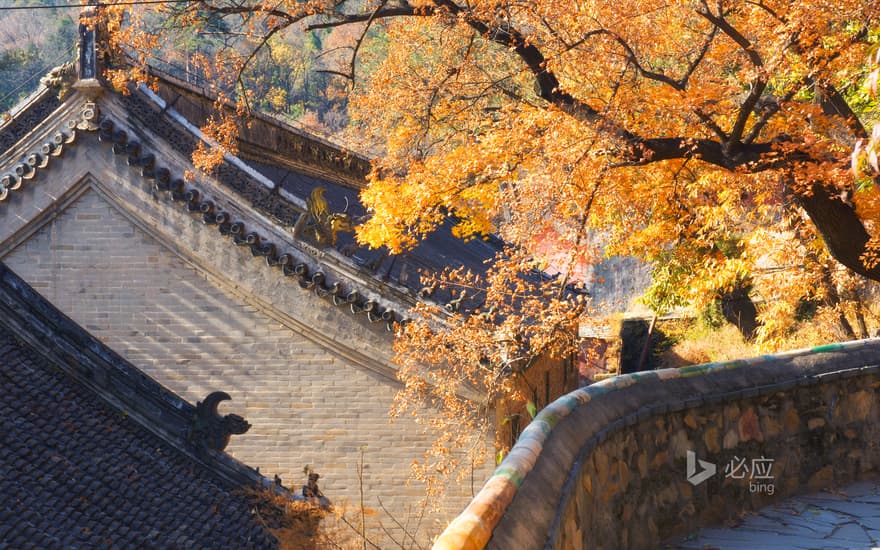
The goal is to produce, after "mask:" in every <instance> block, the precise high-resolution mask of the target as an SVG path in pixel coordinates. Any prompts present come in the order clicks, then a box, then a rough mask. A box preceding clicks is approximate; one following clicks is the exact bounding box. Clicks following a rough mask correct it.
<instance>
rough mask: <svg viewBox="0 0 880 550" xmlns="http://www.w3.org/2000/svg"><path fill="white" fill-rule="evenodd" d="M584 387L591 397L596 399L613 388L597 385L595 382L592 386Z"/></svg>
mask: <svg viewBox="0 0 880 550" xmlns="http://www.w3.org/2000/svg"><path fill="white" fill-rule="evenodd" d="M584 389H585V390H586V391H587V394H588V395H589V396H590V398H592V399H595V398H597V397H599V396H600V395H605V394H606V393H608V392H610V391H611V389H612V388H609V387H608V386H597V385H595V384H594V385H592V386H587V387H586V388H584Z"/></svg>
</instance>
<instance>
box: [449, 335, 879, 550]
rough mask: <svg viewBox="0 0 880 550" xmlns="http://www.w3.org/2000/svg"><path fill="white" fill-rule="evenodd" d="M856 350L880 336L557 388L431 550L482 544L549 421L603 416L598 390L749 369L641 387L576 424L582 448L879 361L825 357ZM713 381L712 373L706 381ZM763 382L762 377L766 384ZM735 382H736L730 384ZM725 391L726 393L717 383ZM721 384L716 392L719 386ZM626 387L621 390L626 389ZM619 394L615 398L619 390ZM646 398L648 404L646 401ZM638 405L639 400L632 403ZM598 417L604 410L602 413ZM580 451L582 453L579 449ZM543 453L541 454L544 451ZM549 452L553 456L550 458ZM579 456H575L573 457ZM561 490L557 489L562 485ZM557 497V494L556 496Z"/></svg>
mask: <svg viewBox="0 0 880 550" xmlns="http://www.w3.org/2000/svg"><path fill="white" fill-rule="evenodd" d="M858 352H873V353H872V355H873V356H874V357H877V356H878V355H876V354H880V339H869V340H858V341H853V342H845V343H836V344H828V345H823V346H817V347H813V348H809V349H800V350H794V351H788V352H783V353H778V354H773V355H761V356H757V357H752V358H748V359H737V360H733V361H724V362H715V363H707V364H702V365H693V366H688V367H681V368H672V369H662V370H656V371H645V372H638V373H631V374H623V375H618V376H615V377H612V378H608V379H606V380H602V381H600V382H597V383H595V384H592V385H589V386H585V387H583V388H579V389H577V390H575V391H573V392H571V393H568V394H567V395H564V396H562V397H560V398H558V399H557V400H555V401H554V402H552V403H551V404H549V405H548V406H547V407H545V408H544V409H542V410H541V411H540V412H539V413H538V415H537V416H536V417H535V419H534V420H533V421H532V422H531V423H530V424H529V425H528V426H527V427H526V428H525V430H523V432H522V434H521V435H520V437H519V439H518V440H517V443H516V444H515V445H514V446H513V448H512V449H511V451H510V453H509V454H508V455H507V457H506V458H505V459H504V460H503V461H502V462H501V464H500V465H499V466H498V467H497V468H496V469H495V472H494V473H493V474H492V476H491V477H490V478H489V480H488V481H487V482H486V483H485V485H484V486H483V488H482V489H481V490H480V491H479V493H477V495H476V496H475V497H474V498H473V500H472V501H471V502H470V503H469V504H468V506H467V507H466V508H465V510H464V511H463V512H462V513H461V514H460V515H459V516H458V517H456V518H455V519H454V520H453V521H452V522H451V523H450V524H449V525H448V526H447V527H446V529H445V530H444V531H443V533H441V535H440V536H439V537H438V538H437V540H436V541H435V542H434V546H433V549H434V550H453V549H482V548H485V547H486V545H487V544H488V543H489V539H490V538H491V537H492V534H493V531H494V529H495V528H496V526H498V524H499V523H500V522H501V520H502V517H503V516H504V514H505V512H506V511H507V510H508V509H509V507H510V506H511V504H512V503H513V502H514V498H515V497H516V496H517V494H518V493H519V492H520V489H521V488H522V486H523V483H524V482H525V480H526V478H527V476H529V474H530V473H532V472H533V470H535V468H536V464H538V460H539V459H540V458H543V456H542V452H543V451H544V450H545V448H546V446H547V443H548V440H549V439H550V438H551V436H552V435H553V434H554V428H556V426H557V425H558V424H560V422H562V421H563V420H565V419H566V418H568V417H570V416H572V414H573V413H575V412H576V411H577V412H579V413H581V412H583V411H584V410H587V409H593V410H592V411H591V412H592V413H595V416H597V417H598V418H603V415H602V414H600V413H601V412H602V411H601V409H603V408H605V409H612V408H611V407H608V405H607V403H606V402H605V400H603V401H601V402H598V403H592V402H593V401H594V400H596V399H597V398H598V397H600V396H603V395H607V394H618V395H620V393H619V392H620V390H624V389H629V388H633V389H635V388H634V387H639V388H645V387H652V386H653V387H654V388H656V389H658V390H660V388H661V387H662V384H664V383H665V382H668V381H671V380H677V379H691V380H693V381H695V382H696V381H698V380H699V381H702V382H706V381H708V380H709V379H710V378H718V376H719V375H721V374H722V373H737V374H743V369H745V368H746V367H748V368H749V370H748V371H747V372H746V374H752V373H754V375H753V376H748V377H747V378H748V380H746V382H747V383H745V384H744V383H743V380H742V378H743V377H742V376H741V377H740V379H739V380H737V381H736V382H734V383H732V384H727V385H728V386H729V387H727V388H725V387H718V386H714V387H711V390H712V392H711V394H704V393H692V394H691V395H692V397H687V398H681V397H679V398H678V399H674V400H671V401H664V400H662V397H663V392H662V391H652V392H644V393H642V394H641V395H642V396H653V397H649V398H642V399H640V401H644V402H643V403H636V404H635V406H629V407H627V408H628V409H630V408H633V407H634V410H632V412H630V413H629V414H628V415H625V416H621V415H620V414H619V413H618V412H617V411H616V410H609V411H608V412H611V413H612V415H611V418H610V422H608V423H607V424H605V425H604V427H602V428H601V429H599V430H596V431H592V430H589V429H586V430H583V436H584V437H583V443H584V444H583V446H581V445H579V447H581V448H582V449H583V448H585V447H589V445H590V443H591V442H592V443H593V444H598V443H601V442H603V441H605V440H606V439H607V438H608V437H609V436H611V435H613V434H614V433H616V432H617V431H619V430H620V429H621V428H624V427H626V426H632V425H634V424H636V423H637V422H639V421H641V420H644V419H647V418H649V417H651V416H653V415H655V414H663V413H666V412H674V411H680V410H685V409H690V408H695V407H699V406H702V405H706V404H714V403H722V402H725V401H729V400H733V399H741V398H749V397H754V396H758V395H761V394H764V393H769V392H778V391H786V390H789V389H792V388H794V387H796V386H807V385H812V384H817V383H821V382H830V381H833V380H836V379H838V378H842V377H847V376H855V375H859V374H868V373H872V372H875V371H880V366H878V365H873V364H872V365H870V366H864V365H865V364H867V363H866V362H865V361H862V362H861V365H862V366H861V367H857V368H843V369H841V368H840V363H839V362H837V361H831V359H832V357H836V358H838V359H839V357H840V355H841V354H844V355H845V356H848V355H850V354H854V355H859V354H858ZM713 382H715V380H713ZM766 382H769V383H766ZM737 386H738V387H737ZM725 389H726V390H728V391H727V392H726V393H725V392H724V390H725ZM719 390H721V391H719ZM631 393H632V392H628V394H627V395H629V394H631ZM620 399H621V400H622V399H623V396H622V395H621V397H620ZM649 402H650V403H649ZM638 405H641V406H638ZM604 417H606V418H607V417H608V414H607V413H606V414H605V415H604ZM579 454H580V455H583V454H584V453H583V452H581V453H579ZM545 456H546V455H545ZM554 458H557V459H558V457H554ZM578 458H580V457H578ZM578 467H579V460H577V461H576V462H575V463H574V464H571V465H569V467H568V468H567V469H568V470H569V472H570V475H569V476H568V477H569V479H568V480H566V482H565V485H566V486H568V485H570V484H571V482H572V476H571V471H572V470H573V469H576V468H578ZM562 489H563V493H564V492H565V488H562ZM557 496H559V497H560V500H562V498H561V497H562V496H563V495H557ZM549 519H551V520H552V523H551V524H550V525H535V526H534V529H535V530H543V531H544V532H546V533H547V535H548V536H552V535H553V532H554V531H555V528H556V526H557V524H558V521H559V516H558V513H556V510H554V513H553V514H552V515H551V517H550V518H549Z"/></svg>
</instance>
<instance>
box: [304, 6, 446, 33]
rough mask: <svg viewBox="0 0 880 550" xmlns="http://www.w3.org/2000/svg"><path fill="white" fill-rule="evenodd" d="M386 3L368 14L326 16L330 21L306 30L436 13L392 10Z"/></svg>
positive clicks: (403, 8) (404, 8)
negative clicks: (330, 18) (386, 6)
mask: <svg viewBox="0 0 880 550" xmlns="http://www.w3.org/2000/svg"><path fill="white" fill-rule="evenodd" d="M386 3H387V2H382V3H381V7H380V9H376V10H373V11H371V12H368V13H350V14H330V15H328V17H332V18H333V20H332V21H325V22H323V23H313V24H311V25H307V26H306V30H307V31H314V30H319V29H331V28H333V27H341V26H343V25H350V24H352V23H364V22H367V21H373V20H376V19H388V18H391V17H414V16H430V15H434V14H435V13H436V12H435V10H434V8H432V7H430V6H426V7H422V8H415V7H412V6H395V7H393V8H385V7H384V6H385V4H386Z"/></svg>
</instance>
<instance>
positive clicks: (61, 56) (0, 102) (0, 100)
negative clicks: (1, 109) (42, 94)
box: [0, 48, 75, 105]
mask: <svg viewBox="0 0 880 550" xmlns="http://www.w3.org/2000/svg"><path fill="white" fill-rule="evenodd" d="M74 49H75V48H70V49H69V50H67V51H66V52H61V54H59V55H58V57H56V58H55V59H53V60H52V61H50V62H49V63H47V64H46V65H44V66H43V67H42V68H40V69H38V70H37V72H35V73H34V74H32V75H31V76H29V77H27V78H26V79H24V80H23V81H22V82H21V84H19V85H18V86H16V87H15V88H14V89H13V90H12V91H10V92H9V93H7V94H6V95H5V96H3V97H2V98H0V105H3V104H4V103H6V101H7V100H8V99H9V98H11V97H12V96H14V95H15V94H17V93H18V92H19V91H21V89H22V88H24V87H25V86H27V85H28V84H29V83H30V82H31V81H32V80H33V79H35V78H37V77H39V76H44V75H45V74H46V71H48V70H49V69H51V68H52V67H55V66H57V63H58V62H59V61H61V60H62V59H65V58H67V59H70V55H71V54H72V53H73V50H74Z"/></svg>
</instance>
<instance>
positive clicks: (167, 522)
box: [0, 330, 274, 548]
mask: <svg viewBox="0 0 880 550" xmlns="http://www.w3.org/2000/svg"><path fill="white" fill-rule="evenodd" d="M0 365H2V369H0V395H2V396H3V397H2V399H0V421H2V425H3V429H2V431H0V547H3V546H4V544H8V545H9V546H10V547H12V548H24V547H29V546H31V547H41V548H58V547H68V548H72V547H77V546H81V547H92V546H101V547H104V546H111V545H129V544H134V545H136V546H138V547H162V548H172V547H215V548H251V547H254V548H264V547H272V546H273V544H274V541H273V540H272V539H271V537H270V536H269V535H267V534H266V533H265V532H264V530H263V529H262V527H261V526H260V525H259V523H258V520H257V519H256V518H255V516H254V515H253V513H252V512H251V508H250V506H249V504H248V502H247V500H246V499H245V498H244V497H243V496H241V495H239V494H236V493H234V492H233V491H231V490H230V489H229V488H228V487H225V486H223V484H222V483H221V482H220V480H218V479H215V478H214V477H213V476H212V475H211V474H210V472H209V471H207V470H206V469H205V468H204V467H201V466H200V465H199V464H197V463H196V462H195V461H193V460H191V459H190V458H188V457H185V456H184V455H182V454H181V453H180V452H178V451H177V450H175V449H174V448H172V447H171V446H169V445H168V444H166V443H165V442H163V441H162V440H160V439H159V438H158V437H157V436H155V435H153V434H152V433H151V432H149V431H147V430H146V429H144V428H142V427H140V426H139V425H138V424H136V423H135V422H134V421H133V420H132V419H131V418H130V417H128V416H127V415H125V414H123V413H120V412H118V411H115V410H113V409H111V408H110V407H109V406H107V405H104V404H103V403H102V402H100V401H98V399H97V398H96V396H95V395H94V394H92V393H91V392H90V391H88V390H86V389H85V388H84V387H83V386H81V385H79V384H78V383H76V382H75V381H73V380H71V378H69V377H68V376H67V375H65V374H64V373H62V372H61V371H58V370H56V369H54V368H53V367H52V366H51V365H50V364H48V362H47V361H46V360H45V359H43V358H42V357H41V356H39V355H38V354H36V353H35V351H34V350H32V349H30V348H28V347H27V346H25V345H24V344H23V343H21V342H19V341H17V340H16V338H15V337H14V336H13V335H12V334H11V333H10V332H8V331H5V330H4V331H0Z"/></svg>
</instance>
